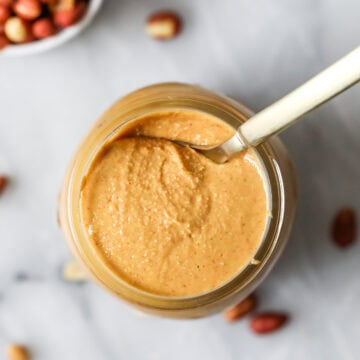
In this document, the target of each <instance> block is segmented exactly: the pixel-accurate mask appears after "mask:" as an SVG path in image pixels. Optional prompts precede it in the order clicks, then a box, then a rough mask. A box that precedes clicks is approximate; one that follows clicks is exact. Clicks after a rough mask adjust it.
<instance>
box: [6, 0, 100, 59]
mask: <svg viewBox="0 0 360 360" xmlns="http://www.w3.org/2000/svg"><path fill="white" fill-rule="evenodd" d="M102 3H103V0H0V57H1V56H25V55H32V54H37V53H40V52H44V51H47V50H50V49H53V48H55V47H57V46H60V45H61V44H64V43H65V42H67V41H69V40H70V39H72V38H73V37H75V36H76V35H78V34H79V33H80V32H81V31H82V30H84V29H85V28H86V27H87V26H88V25H89V24H90V23H91V21H92V20H93V19H94V17H95V15H96V14H97V13H98V11H99V9H100V7H101V5H102Z"/></svg>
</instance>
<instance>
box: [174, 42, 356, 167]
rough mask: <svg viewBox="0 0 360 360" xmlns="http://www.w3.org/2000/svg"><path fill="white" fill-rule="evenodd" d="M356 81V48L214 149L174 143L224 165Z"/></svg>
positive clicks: (260, 113) (247, 122) (248, 122)
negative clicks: (237, 154) (234, 156)
mask: <svg viewBox="0 0 360 360" xmlns="http://www.w3.org/2000/svg"><path fill="white" fill-rule="evenodd" d="M359 80H360V47H358V48H356V49H355V50H353V51H352V52H350V53H349V54H348V55H346V56H344V57H343V58H341V59H340V60H339V61H337V62H336V63H335V64H333V65H331V66H330V67H328V68H326V69H325V70H323V71H322V72H321V73H319V74H318V75H316V76H315V77H313V78H312V79H310V80H309V81H307V82H306V83H305V84H303V85H301V86H300V87H298V88H297V89H295V90H294V91H292V92H291V93H290V94H288V95H286V96H284V97H283V98H282V99H280V100H278V101H277V102H275V103H274V104H272V105H270V106H268V107H267V108H265V109H264V110H262V111H260V112H259V113H257V114H255V115H254V116H253V117H251V118H250V119H249V120H247V121H246V122H244V123H243V124H242V125H240V127H239V128H238V129H237V130H236V132H235V135H233V136H232V137H231V138H230V139H228V140H227V141H225V142H224V143H222V144H220V145H217V146H212V147H211V146H206V145H195V144H191V143H187V142H183V141H176V142H177V143H179V144H181V145H185V146H190V147H191V148H193V149H196V150H197V151H199V152H200V153H202V154H203V155H204V156H206V157H208V158H209V159H211V160H213V161H214V162H216V163H219V164H222V163H225V162H226V161H227V160H228V159H229V158H230V157H231V156H232V155H234V154H236V153H238V152H240V151H242V150H244V149H246V148H249V147H252V146H257V145H259V144H261V143H262V142H264V141H266V139H267V138H268V137H270V136H272V135H275V134H278V133H279V132H281V131H282V130H285V129H286V128H287V127H289V126H290V125H292V124H294V123H295V122H296V120H298V119H299V118H300V117H301V116H303V115H305V114H307V113H308V112H310V111H311V110H313V109H315V108H317V107H318V106H320V105H321V104H323V103H325V102H326V101H328V100H330V99H332V98H333V97H334V96H336V95H337V94H339V93H341V92H343V91H344V90H346V89H347V88H349V87H351V86H352V85H354V84H355V83H357V82H358V81H359Z"/></svg>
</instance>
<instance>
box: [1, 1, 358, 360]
mask: <svg viewBox="0 0 360 360" xmlns="http://www.w3.org/2000/svg"><path fill="white" fill-rule="evenodd" d="M164 7H170V8H174V9H177V10H178V11H179V12H180V13H181V14H183V16H184V19H185V21H186V24H185V29H184V33H183V34H182V35H181V36H180V37H179V38H178V39H176V40H174V41H172V42H169V43H157V42H153V41H151V40H149V39H148V38H147V37H146V36H145V34H144V24H143V23H144V18H145V17H146V15H148V14H149V12H151V11H153V10H155V9H158V8H164ZM359 14H360V2H359V1H358V0H292V1H289V0H222V1H216V0H197V1H192V0H181V1H180V0H168V1H165V0H164V1H162V0H152V1H147V0H121V1H120V0H118V1H117V0H112V1H110V0H109V1H107V2H106V4H105V6H104V8H103V10H102V12H101V13H100V14H99V16H98V17H97V19H96V20H95V22H94V23H93V25H92V26H91V27H90V28H89V29H88V30H87V31H86V32H85V33H84V34H82V35H81V36H80V37H78V38H77V39H75V40H74V41H72V42H71V43H69V44H68V45H66V46H64V47H62V48H59V49H57V50H54V51H52V52H49V53H46V54H43V55H39V56H34V57H29V58H23V59H6V60H5V59H1V60H0V105H1V111H0V172H6V173H8V174H10V175H11V176H12V178H13V183H12V185H11V187H10V188H9V189H8V191H7V192H6V194H5V195H4V196H3V197H2V198H1V199H0V200H1V201H0V351H2V350H1V348H3V347H4V346H5V345H6V344H7V343H9V342H14V341H16V342H22V343H26V344H29V346H30V347H31V348H32V349H33V352H34V359H37V360H79V359H87V360H102V359H104V360H115V359H179V360H180V359H196V360H197V359H207V360H210V359H224V360H227V359H242V360H247V359H268V360H269V359H274V360H283V359H286V360H287V359H327V360H328V359H346V360H347V359H358V358H359V353H360V341H359V334H360V321H359V320H360V311H359V306H358V304H359V299H360V279H359V273H360V261H359V257H360V244H359V243H357V244H356V245H354V246H353V247H351V248H349V249H347V250H345V251H340V250H338V249H337V248H335V247H334V246H333V244H332V242H331V241H330V240H329V222H330V219H331V217H332V215H333V213H334V212H335V211H336V210H337V209H338V208H339V207H341V206H342V205H344V204H349V205H351V206H353V207H355V208H356V209H357V210H358V211H359V213H360V198H359V195H358V194H359V189H360V186H359V184H360V159H359V157H360V156H359V154H360V101H359V99H360V87H359V86H358V87H356V88H354V89H352V90H350V91H348V92H347V93H346V94H344V95H342V96H341V97H339V98H338V99H336V100H335V101H333V102H331V104H328V105H326V106H324V107H322V108H321V109H319V110H317V111H316V112H314V113H313V114H311V115H309V116H308V117H307V119H305V120H304V121H303V122H302V123H301V124H299V125H297V126H296V127H294V128H292V129H290V130H288V131H287V132H286V133H285V134H284V135H283V136H282V137H283V139H284V141H285V142H286V144H287V145H288V147H289V150H290V152H291V154H292V156H293V159H294V162H295V167H296V170H297V173H298V179H299V194H300V203H299V208H298V213H297V218H296V223H295V227H294V231H293V233H292V236H291V240H290V243H289V245H288V247H287V249H286V251H285V253H284V255H283V257H282V258H281V260H280V261H279V263H278V264H277V266H276V267H275V269H274V271H273V272H272V273H271V275H270V276H269V277H268V279H267V280H266V281H265V282H264V283H263V285H261V287H260V288H259V291H258V293H259V296H260V300H261V308H262V309H279V310H286V311H288V312H290V313H291V314H292V321H291V323H290V324H289V325H288V326H287V328H285V329H283V331H280V332H278V333H276V334H273V335H271V336H267V337H261V338H260V337H257V336H255V335H253V334H252V333H250V332H249V331H248V329H247V326H248V325H247V321H243V322H240V323H237V324H235V325H231V326H230V325H228V324H226V323H225V322H224V321H223V319H222V317H221V316H214V317H211V318H207V319H203V320H197V321H174V320H164V319H157V318H152V317H140V316H139V315H137V314H135V313H133V312H132V311H129V309H128V307H127V306H125V305H123V304H122V303H121V302H119V301H118V300H117V299H115V298H113V297H112V296H110V295H109V294H107V293H106V292H104V291H103V290H101V289H99V288H98V287H97V286H95V285H93V284H92V283H85V284H83V285H74V284H69V283H66V282H64V281H63V280H62V279H61V276H60V268H61V264H62V263H63V262H64V261H65V260H66V259H68V258H69V257H70V254H69V251H68V249H67V247H66V245H65V243H64V242H63V239H62V236H61V234H60V232H59V231H58V229H57V227H56V221H55V217H56V197H57V193H58V189H59V186H60V182H61V179H62V176H63V174H64V171H65V168H66V165H67V163H68V161H69V158H70V156H71V154H72V152H73V151H74V149H75V147H76V145H77V144H78V142H79V141H80V139H81V137H82V136H83V135H84V133H85V132H86V131H87V129H88V128H89V126H90V125H91V124H92V122H93V121H94V120H95V119H96V118H97V116H98V115H99V114H101V112H102V111H103V110H105V109H106V108H107V107H108V106H109V105H110V104H111V103H112V102H113V101H114V100H115V99H117V98H118V97H119V96H122V95H124V94H126V93H127V92H129V91H130V90H133V89H136V88H138V87H141V86H143V85H146V84H150V83H154V82H159V81H168V80H177V81H184V82H192V83H199V84H202V85H204V86H206V87H208V88H212V89H215V90H218V91H221V92H224V93H227V94H229V95H230V96H232V97H234V98H236V99H240V100H242V101H243V102H244V103H245V104H248V105H249V106H250V107H252V108H253V109H255V110H260V109H261V108H263V107H264V106H266V105H268V104H269V103H271V102H272V101H274V100H276V99H277V98H279V97H280V96H282V95H284V94H285V93H286V92H287V91H290V90H291V89H293V88H294V87H295V86H297V85H299V84H300V83H301V82H303V81H304V80H306V79H307V78H309V77H310V76H311V75H313V74H315V73H316V72H317V71H319V70H320V69H321V68H323V67H324V66H326V65H328V64H330V63H331V62H333V61H335V60H336V59H337V58H338V57H340V56H341V55H343V54H345V53H346V52H347V51H349V50H350V49H351V48H353V47H355V46H357V45H359V34H360V21H359ZM0 358H1V359H3V358H4V357H3V356H2V355H1V356H0Z"/></svg>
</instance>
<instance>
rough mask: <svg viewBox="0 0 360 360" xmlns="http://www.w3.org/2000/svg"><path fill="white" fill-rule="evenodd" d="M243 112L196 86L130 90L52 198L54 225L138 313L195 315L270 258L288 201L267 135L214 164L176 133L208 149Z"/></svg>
mask: <svg viewBox="0 0 360 360" xmlns="http://www.w3.org/2000/svg"><path fill="white" fill-rule="evenodd" d="M250 116H251V111H250V110H248V109H247V108H246V107H244V106H243V105H241V104H239V103H237V102H235V101H234V100H231V99H229V98H226V97H224V96H219V95H217V94H214V93H212V92H210V91H207V90H205V89H203V88H200V87H197V86H192V85H186V84H178V83H164V84H157V85H153V86H149V87H146V88H143V89H140V90H138V91H135V92H133V93H131V94H130V95H128V96H126V97H124V98H123V99H121V100H119V101H118V102H117V103H115V104H114V105H113V106H112V107H111V108H110V109H109V110H108V111H106V112H105V113H104V114H103V116H102V117H101V118H100V119H99V120H98V121H97V122H96V124H95V126H94V127H93V129H92V130H91V131H90V132H89V134H88V135H87V136H86V138H85V139H84V141H83V142H82V144H81V146H80V147H79V149H78V151H77V152H76V154H75V156H74V158H73V161H72V162H71V164H70V166H69V169H68V172H67V174H66V177H65V181H64V184H63V187H62V190H61V194H60V202H59V218H60V224H61V228H62V230H63V232H64V234H65V237H66V239H67V241H68V243H69V245H70V247H71V249H72V251H73V253H74V255H75V256H76V257H77V259H78V260H79V261H80V262H81V263H82V264H83V266H84V267H85V268H86V269H87V270H88V271H89V273H90V274H91V275H92V278H93V279H94V280H95V281H96V282H97V283H99V284H100V285H102V286H103V287H104V288H105V289H107V290H108V291H110V292H111V293H113V294H114V295H116V296H118V297H120V298H122V299H123V300H125V301H127V302H128V303H130V304H132V305H133V306H136V307H138V308H140V309H141V310H144V311H147V312H150V313H154V314H157V315H161V316H169V317H177V318H195V317H201V316H205V315H208V314H211V313H214V312H217V311H220V310H222V309H224V308H225V307H227V306H230V305H231V304H233V303H235V302H238V301H240V300H241V299H242V298H244V297H245V296H247V295H248V294H249V293H251V292H252V291H253V290H254V289H255V288H256V287H257V286H258V285H259V283H260V282H261V280H263V279H264V277H265V276H266V274H267V273H268V272H269V270H270V269H271V267H272V266H273V265H274V263H275V261H276V260H277V258H278V257H279V255H280V253H281V251H282V249H283V248H284V245H285V243H286V241H287V238H288V236H289V232H290V229H291V225H292V222H293V217H294V210H295V205H296V187H295V177H294V173H293V169H292V166H291V162H290V160H289V157H288V154H287V152H286V149H285V148H284V146H283V145H282V143H281V142H280V140H279V139H278V138H272V139H270V140H269V141H267V142H266V143H264V144H262V145H260V146H258V147H257V148H256V149H248V150H246V151H243V152H242V153H239V154H237V155H235V156H234V157H233V158H231V159H230V160H229V161H228V162H227V163H225V164H215V163H213V162H212V161H211V160H209V159H207V158H206V157H204V156H203V155H201V154H200V153H198V152H196V151H195V150H193V149H191V148H189V147H185V146H182V145H179V144H178V143H176V141H186V142H190V143H196V144H203V145H215V144H218V143H221V142H223V141H225V140H226V139H227V138H229V137H231V135H232V134H233V133H234V131H235V129H236V128H237V127H238V126H239V124H240V123H241V122H244V121H246V120H247V118H249V117H250Z"/></svg>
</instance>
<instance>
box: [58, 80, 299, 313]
mask: <svg viewBox="0 0 360 360" xmlns="http://www.w3.org/2000/svg"><path fill="white" fill-rule="evenodd" d="M168 109H188V110H197V111H199V110H200V111H202V112H205V113H208V114H210V115H212V116H215V117H217V118H219V119H221V120H223V121H224V122H226V123H227V124H229V125H230V126H232V127H234V128H237V127H238V126H239V125H240V123H241V122H244V121H246V119H247V118H248V117H250V116H251V115H252V112H251V111H250V110H248V109H247V108H246V107H244V106H243V105H241V104H239V103H238V102H236V101H234V100H232V99H229V98H227V97H225V96H220V95H217V94H215V93H213V92H210V91H208V90H205V89H203V88H201V87H198V86H193V85H187V84H179V83H164V84H157V85H152V86H149V87H146V88H143V89H140V90H138V91H135V92H133V93H131V94H130V95H127V96H126V97H124V98H123V99H120V100H119V101H118V102H116V103H115V104H114V105H113V106H112V107H111V108H110V109H109V110H107V111H106V112H105V113H104V114H103V115H102V116H101V118H100V119H99V120H98V121H97V122H96V123H95V126H94V127H93V128H92V130H91V131H90V133H89V134H88V135H87V136H86V138H85V139H84V141H83V142H82V144H81V146H80V147H79V149H78V151H77V152H76V154H75V156H74V158H73V161H72V162H71V164H70V167H69V169H68V172H67V175H66V178H65V181H64V183H63V187H62V190H61V193H60V200H59V221H60V225H61V228H62V230H63V232H64V234H65V237H66V239H67V241H68V243H69V245H70V247H71V249H72V251H73V253H74V255H75V256H76V258H77V259H78V260H79V261H80V262H81V263H82V264H83V265H84V267H85V268H86V269H87V270H88V271H89V272H90V274H91V276H92V278H93V279H94V280H95V281H96V282H97V283H99V284H100V285H102V286H103V287H104V288H106V289H107V290H108V291H110V292H111V293H113V294H115V295H117V296H118V297H120V298H122V299H123V300H125V301H127V302H128V303H130V304H132V305H133V306H136V307H138V308H139V309H141V310H144V311H146V312H150V313H153V314H156V315H161V316H168V317H176V318H195V317H201V316H206V315H208V314H211V313H214V312H217V311H220V310H223V309H224V308H225V307H228V306H230V305H232V304H234V303H236V302H238V301H240V300H242V299H243V298H245V297H246V296H247V295H249V294H250V293H251V292H252V291H253V290H254V289H255V288H256V287H257V286H258V285H259V284H260V282H261V281H262V280H263V279H264V277H265V276H266V274H267V273H268V272H269V271H270V269H271V268H272V266H273V265H274V264H275V261H276V260H277V259H278V257H279V255H280V254H281V252H282V250H283V248H284V246H285V244H286V241H287V239H288V237H289V232H290V229H291V225H292V222H293V218H294V212H295V206H296V186H295V176H294V172H293V168H292V165H291V162H290V159H289V157H288V154H287V152H286V149H285V148H284V146H283V145H282V143H281V142H280V140H279V139H278V138H276V137H273V138H271V139H269V140H268V141H267V142H266V143H264V144H262V145H259V146H258V147H257V148H256V150H255V151H256V153H257V155H258V157H259V159H260V161H261V162H262V165H263V168H264V172H265V173H266V174H265V175H266V179H265V182H266V187H267V195H268V203H269V209H270V211H271V215H272V216H271V217H269V220H268V224H267V229H266V231H265V234H264V237H263V239H262V242H261V243H260V245H259V247H258V250H257V251H256V254H255V255H254V259H253V260H252V261H251V262H250V263H249V264H248V265H247V266H246V267H245V268H243V269H241V271H240V272H239V274H237V275H236V276H235V277H234V278H232V279H231V280H229V281H228V282H227V283H225V284H223V285H221V286H219V287H217V288H215V289H213V290H211V291H209V292H207V293H204V294H200V295H195V296H189V297H166V296H159V295H155V294H151V293H147V292H145V291H143V290H139V289H137V288H135V287H133V286H131V285H129V284H128V283H126V282H125V281H124V280H122V279H121V278H119V277H118V276H116V274H114V273H113V272H111V271H110V270H109V269H108V268H107V267H106V265H105V264H104V263H103V262H102V260H101V259H100V258H99V257H98V256H96V253H95V251H94V249H93V248H92V247H91V245H90V242H89V241H88V239H87V236H86V231H85V230H84V228H83V225H82V222H81V216H80V195H81V189H82V183H83V179H84V176H86V174H87V170H88V167H89V165H90V163H91V161H92V159H93V158H94V156H95V155H96V153H97V152H98V151H99V150H100V149H101V148H102V146H103V145H104V144H105V143H107V142H109V141H111V139H114V138H115V137H116V136H117V134H118V132H119V130H120V129H121V128H123V127H124V126H126V124H128V123H129V122H131V121H133V120H135V119H137V118H139V117H141V116H144V115H146V114H148V113H150V112H156V111H161V110H168Z"/></svg>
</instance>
